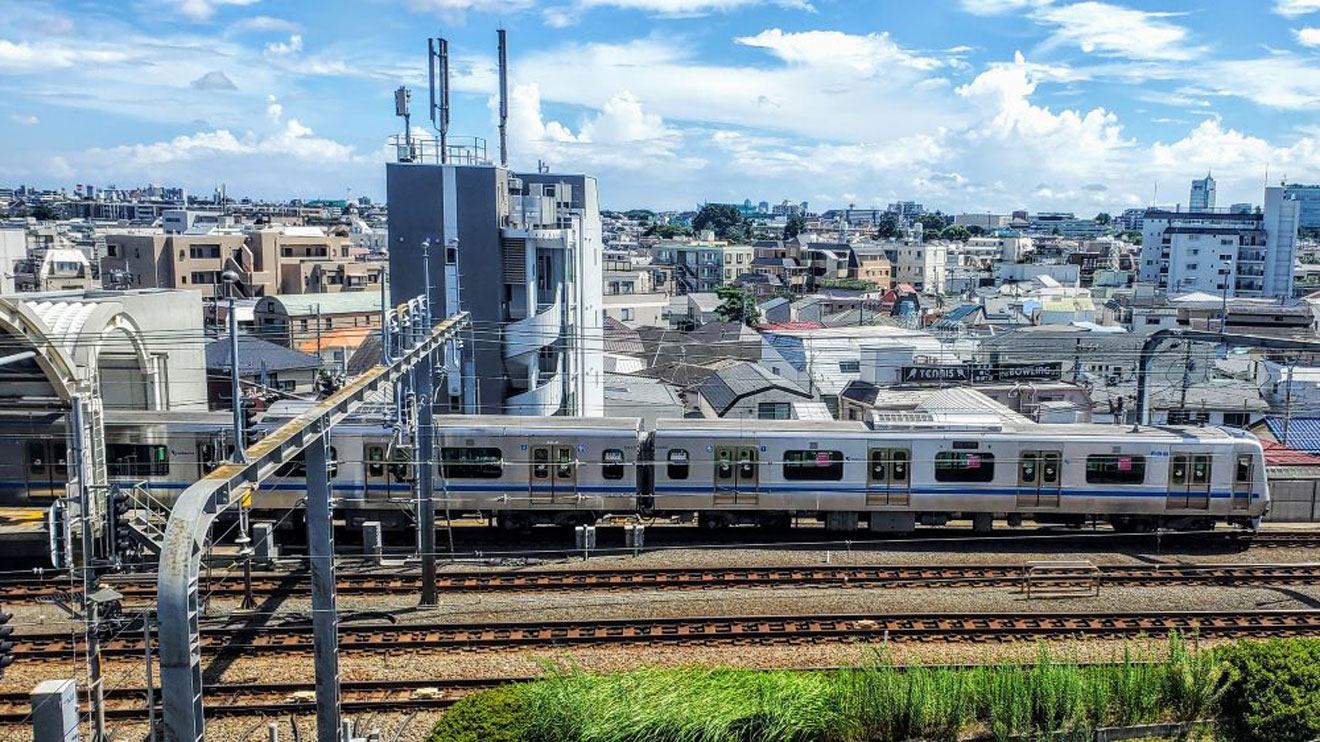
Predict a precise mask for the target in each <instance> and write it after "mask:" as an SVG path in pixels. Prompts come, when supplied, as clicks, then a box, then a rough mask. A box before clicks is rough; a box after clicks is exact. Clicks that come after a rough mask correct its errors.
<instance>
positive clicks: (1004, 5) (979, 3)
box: [962, 0, 1050, 15]
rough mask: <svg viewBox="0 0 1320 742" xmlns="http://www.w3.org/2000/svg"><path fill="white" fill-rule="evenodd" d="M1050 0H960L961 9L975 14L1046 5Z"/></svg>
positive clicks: (988, 13)
mask: <svg viewBox="0 0 1320 742" xmlns="http://www.w3.org/2000/svg"><path fill="white" fill-rule="evenodd" d="M1049 2H1050V0H962V7H963V10H965V11H967V12H968V13H973V14H975V15H999V14H1001V13H1008V12H1011V11H1018V10H1028V9H1031V8H1036V7H1039V6H1041V5H1046V4H1048V3H1049Z"/></svg>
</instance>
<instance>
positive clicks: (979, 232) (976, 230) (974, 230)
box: [967, 224, 985, 237]
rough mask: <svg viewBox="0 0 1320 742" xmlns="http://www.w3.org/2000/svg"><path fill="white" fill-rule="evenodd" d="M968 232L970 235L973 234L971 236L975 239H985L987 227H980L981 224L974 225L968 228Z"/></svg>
mask: <svg viewBox="0 0 1320 742" xmlns="http://www.w3.org/2000/svg"><path fill="white" fill-rule="evenodd" d="M967 231H968V232H969V233H971V235H972V236H973V237H984V236H985V227H982V226H981V225H979V224H972V225H970V226H968V227H967Z"/></svg>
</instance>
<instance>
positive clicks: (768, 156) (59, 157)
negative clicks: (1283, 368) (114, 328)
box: [0, 0, 1320, 215]
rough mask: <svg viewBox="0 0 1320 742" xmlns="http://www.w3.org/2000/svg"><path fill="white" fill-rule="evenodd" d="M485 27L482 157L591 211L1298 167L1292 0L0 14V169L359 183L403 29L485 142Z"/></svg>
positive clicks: (1050, 198) (1106, 190)
mask: <svg viewBox="0 0 1320 742" xmlns="http://www.w3.org/2000/svg"><path fill="white" fill-rule="evenodd" d="M500 26H503V27H505V28H507V29H508V30H509V38H510V47H511V51H510V62H511V68H512V72H511V75H512V82H511V87H512V90H513V92H512V113H511V120H510V139H511V164H512V165H513V167H515V168H523V169H531V168H533V167H535V163H536V161H537V160H545V161H547V162H549V163H550V164H551V165H552V166H553V167H555V168H556V169H562V170H572V171H585V172H588V173H591V174H594V175H596V176H598V177H599V179H600V184H601V189H600V192H601V201H602V205H603V206H605V207H608V208H629V207H634V206H651V207H658V208H688V207H692V206H693V205H694V204H696V203H699V202H701V201H704V200H718V201H728V200H736V201H741V200H742V199H744V198H750V199H752V200H753V201H760V200H766V201H770V202H778V201H780V200H782V199H790V200H793V201H801V200H808V201H810V202H811V203H812V205H813V208H828V207H830V206H846V205H847V204H849V203H853V204H856V205H857V206H858V207H867V206H872V205H883V204H884V203H886V202H888V201H892V200H896V199H915V200H918V201H922V202H924V203H926V204H927V205H928V206H931V207H939V208H943V209H945V210H950V211H964V210H968V211H996V212H1004V211H1008V210H1011V209H1016V208H1029V209H1031V210H1041V211H1045V210H1076V211H1078V212H1082V213H1086V214H1088V215H1089V214H1090V213H1094V212H1095V211H1099V210H1102V209H1103V210H1108V211H1118V210H1121V209H1123V208H1125V207H1130V206H1141V205H1145V204H1147V203H1150V202H1151V201H1152V199H1154V198H1156V195H1155V192H1156V188H1157V187H1158V200H1159V202H1160V203H1178V202H1183V203H1185V202H1186V200H1187V188H1188V181H1189V180H1190V179H1191V178H1192V177H1196V176H1199V175H1203V174H1204V173H1205V172H1206V171H1207V170H1212V171H1213V172H1214V174H1215V176H1216V178H1217V179H1218V181H1219V199H1220V202H1221V203H1223V204H1227V203H1229V202H1232V201H1252V202H1259V201H1260V200H1261V188H1262V186H1263V184H1264V183H1265V179H1266V173H1267V168H1268V174H1269V175H1268V177H1269V180H1270V181H1272V182H1277V181H1278V180H1279V179H1280V178H1282V177H1284V176H1285V175H1286V176H1287V177H1288V179H1289V180H1294V181H1316V180H1320V127H1317V126H1316V124H1315V115H1316V112H1317V109H1318V108H1320V0H1199V1H1194V0H1171V1H1169V2H1161V3H1156V2H1142V1H1139V0H1113V1H1112V2H1097V1H1092V0H1082V1H1078V0H927V1H926V2H921V3H916V2H908V1H906V0H903V1H900V0H871V1H870V2H860V1H852V0H358V1H356V2H333V1H329V0H327V1H323V2H313V1H311V0H112V1H102V2H91V1H87V0H49V1H43V0H21V1H16V0H0V142H3V145H2V146H3V148H4V149H3V157H0V182H5V183H19V182H24V183H29V184H33V185H39V186H61V185H63V186H68V187H72V185H73V184H74V183H88V182H90V183H95V184H98V185H102V186H104V185H107V184H110V183H114V184H117V185H119V186H121V187H123V186H128V185H136V184H141V183H145V182H148V181H150V182H158V183H163V184H166V185H183V186H186V187H188V188H189V189H190V190H192V191H194V192H210V190H211V189H212V188H213V187H215V185H216V184H218V183H221V182H224V183H226V184H227V185H228V187H229V189H230V191H231V192H232V193H249V194H253V195H258V196H264V197H275V198H285V197H293V196H298V197H316V196H324V197H336V196H342V195H343V194H345V193H347V192H349V190H350V189H351V190H352V193H353V194H355V195H357V194H366V195H370V196H373V197H380V196H382V195H383V191H384V167H383V162H384V161H385V159H386V157H387V153H386V149H385V146H384V144H385V140H386V137H388V135H390V134H392V133H394V132H396V131H397V130H398V129H399V128H400V125H399V123H398V121H397V120H396V119H395V118H394V116H393V105H392V102H391V93H392V91H393V89H394V88H395V87H397V86H398V85H400V84H407V85H410V86H412V87H413V88H414V100H415V101H424V100H425V54H424V50H425V38H426V37H427V36H428V35H444V36H446V37H448V38H449V39H450V47H451V55H452V57H453V64H452V67H453V71H454V75H455V79H454V89H455V97H454V117H453V125H452V127H451V130H452V132H453V133H455V134H472V135H481V136H487V137H489V138H490V139H491V141H492V142H493V141H494V118H493V114H492V111H493V108H494V106H493V100H492V96H493V93H494V90H495V76H494V53H495V29H496V28H498V27H500ZM417 108H418V109H422V108H424V105H422V106H417ZM417 118H419V119H420V118H424V117H423V116H421V115H420V114H419V116H418V117H417Z"/></svg>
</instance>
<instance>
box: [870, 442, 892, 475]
mask: <svg viewBox="0 0 1320 742" xmlns="http://www.w3.org/2000/svg"><path fill="white" fill-rule="evenodd" d="M886 453H888V451H886V450H885V449H883V448H872V449H871V453H870V455H869V456H868V458H869V459H870V461H869V462H868V463H869V464H870V466H869V471H870V477H871V481H872V482H884V481H886V478H885V471H886V470H887V469H888V468H889V458H888V457H887V456H885V454H886Z"/></svg>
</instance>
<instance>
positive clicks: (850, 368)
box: [839, 361, 862, 374]
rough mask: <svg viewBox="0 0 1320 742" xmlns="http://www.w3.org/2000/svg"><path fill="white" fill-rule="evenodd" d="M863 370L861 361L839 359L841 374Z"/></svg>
mask: <svg viewBox="0 0 1320 742" xmlns="http://www.w3.org/2000/svg"><path fill="white" fill-rule="evenodd" d="M861 370H862V362H861V361H839V373H841V374H855V373H858V372H859V371H861Z"/></svg>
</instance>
